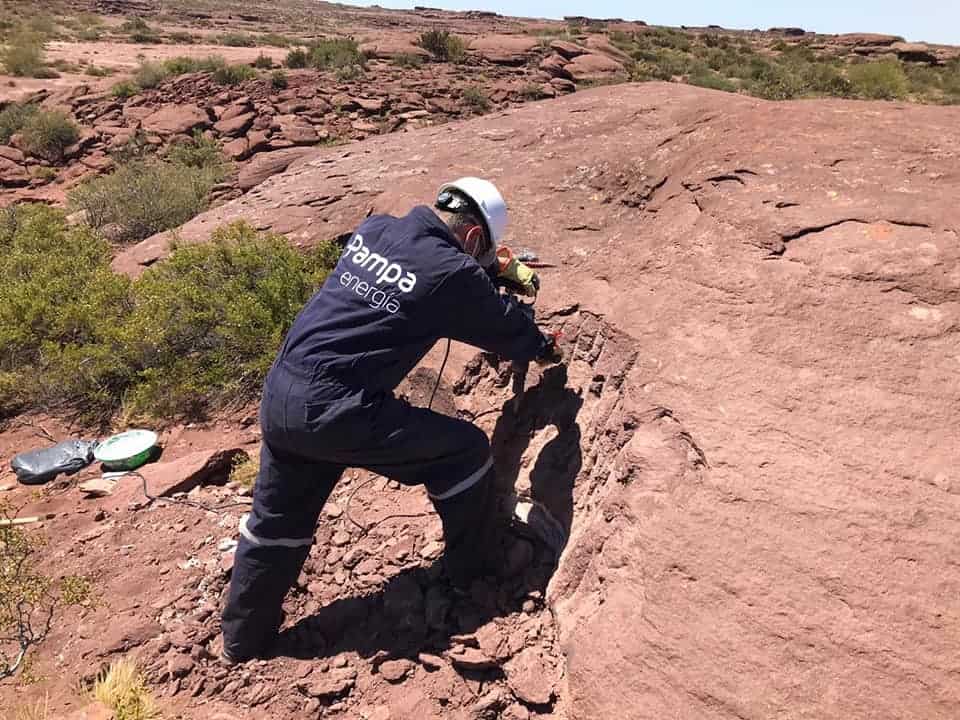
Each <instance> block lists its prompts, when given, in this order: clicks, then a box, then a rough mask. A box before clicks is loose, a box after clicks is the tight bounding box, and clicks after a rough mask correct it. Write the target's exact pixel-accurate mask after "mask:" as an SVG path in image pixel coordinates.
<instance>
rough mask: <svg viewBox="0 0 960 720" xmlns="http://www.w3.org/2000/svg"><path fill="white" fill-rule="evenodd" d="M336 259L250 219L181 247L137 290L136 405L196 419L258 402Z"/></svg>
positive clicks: (130, 334)
mask: <svg viewBox="0 0 960 720" xmlns="http://www.w3.org/2000/svg"><path fill="white" fill-rule="evenodd" d="M338 254H339V253H337V252H336V251H334V252H331V248H330V247H329V246H325V247H322V248H321V249H320V250H318V251H314V252H313V253H311V254H310V255H308V256H304V255H302V254H301V253H299V252H298V251H297V250H296V249H294V248H293V247H291V246H290V245H289V243H287V241H286V240H284V239H283V238H282V237H279V236H276V235H258V234H257V233H256V231H255V230H254V229H253V228H252V227H250V226H249V225H247V224H245V223H237V224H234V225H230V226H227V227H225V228H221V229H220V230H218V231H216V232H214V234H213V236H212V237H211V242H209V243H203V244H191V245H182V246H180V247H178V248H176V249H175V251H174V252H173V254H172V255H171V256H170V257H169V258H168V259H167V260H166V261H165V262H162V263H159V264H158V265H156V266H154V267H152V268H150V269H149V270H148V271H147V272H146V273H145V274H144V275H143V277H142V278H141V279H140V280H138V281H137V283H136V286H135V288H134V295H135V308H134V310H133V312H132V313H131V316H130V318H129V320H128V321H127V323H126V325H125V328H124V339H125V344H126V345H128V346H129V347H131V348H132V349H133V350H134V352H133V353H131V354H132V355H134V356H135V357H137V358H139V360H140V365H141V366H142V367H143V370H142V371H141V372H140V373H139V377H138V381H137V385H136V387H134V388H132V389H131V390H130V391H129V393H128V395H127V402H128V404H129V405H130V406H131V407H132V409H133V410H135V411H140V412H150V413H152V414H159V415H166V416H174V415H181V414H188V415H195V414H199V413H201V412H202V411H203V409H204V408H205V407H209V406H210V405H217V404H219V403H221V402H237V401H243V400H247V399H251V398H252V397H254V393H255V392H256V391H257V390H258V389H259V385H260V382H261V380H262V379H263V377H264V375H265V374H266V371H267V370H268V369H269V367H270V364H271V363H272V362H273V359H274V356H275V353H276V350H277V348H279V346H280V344H281V342H282V340H283V336H284V334H285V333H286V331H287V330H288V329H289V326H290V323H291V321H292V320H293V318H294V317H295V315H296V313H297V312H299V310H300V308H301V307H302V306H303V304H304V302H306V300H307V299H308V298H309V297H310V295H311V294H312V293H313V292H314V290H315V289H316V287H317V286H318V285H319V284H320V283H321V282H322V280H323V279H324V278H325V277H326V275H327V274H328V273H329V271H330V269H331V267H332V265H333V264H334V263H335V261H336V257H337V255H338Z"/></svg>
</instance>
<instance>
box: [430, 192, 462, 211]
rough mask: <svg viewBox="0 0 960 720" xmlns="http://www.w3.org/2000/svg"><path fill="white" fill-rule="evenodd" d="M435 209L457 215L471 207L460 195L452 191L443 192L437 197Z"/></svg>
mask: <svg viewBox="0 0 960 720" xmlns="http://www.w3.org/2000/svg"><path fill="white" fill-rule="evenodd" d="M435 207H436V208H437V209H438V210H443V211H444V212H449V213H457V212H460V211H461V210H465V209H466V208H468V207H469V203H468V202H467V201H466V200H464V199H463V198H462V197H461V196H460V195H458V194H457V193H455V192H451V191H450V190H441V191H440V194H439V195H437V202H436V203H435Z"/></svg>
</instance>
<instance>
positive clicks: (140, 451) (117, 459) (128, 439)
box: [93, 430, 157, 467]
mask: <svg viewBox="0 0 960 720" xmlns="http://www.w3.org/2000/svg"><path fill="white" fill-rule="evenodd" d="M156 446H157V434H156V433H155V432H153V431H152V430H127V431H126V432H122V433H120V434H119V435H114V436H113V437H109V438H107V439H106V440H104V441H103V442H102V443H100V444H99V445H97V447H96V449H95V450H94V451H93V456H94V457H95V458H96V459H97V460H98V461H99V462H102V463H103V464H104V465H108V466H112V467H131V466H134V465H135V466H139V465H143V464H144V463H145V462H146V461H147V460H148V459H149V458H150V452H151V451H152V450H153V448H155V447H156Z"/></svg>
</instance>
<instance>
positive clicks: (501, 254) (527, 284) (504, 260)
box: [497, 247, 540, 297]
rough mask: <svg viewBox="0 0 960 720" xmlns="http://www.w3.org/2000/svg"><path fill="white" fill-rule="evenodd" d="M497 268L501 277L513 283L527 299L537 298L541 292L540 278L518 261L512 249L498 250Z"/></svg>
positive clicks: (503, 248)
mask: <svg viewBox="0 0 960 720" xmlns="http://www.w3.org/2000/svg"><path fill="white" fill-rule="evenodd" d="M497 266H498V268H499V274H500V277H501V278H503V279H504V280H506V281H507V282H509V283H511V284H512V285H514V286H515V287H516V288H517V291H518V292H519V293H520V294H522V295H526V296H527V297H536V295H537V293H538V292H539V291H540V278H539V277H537V274H536V273H535V272H534V271H533V270H532V269H531V268H529V267H527V266H526V265H524V264H523V263H522V262H520V261H519V260H517V259H516V258H515V257H514V256H513V253H512V252H511V251H510V248H507V247H502V248H499V249H498V250H497Z"/></svg>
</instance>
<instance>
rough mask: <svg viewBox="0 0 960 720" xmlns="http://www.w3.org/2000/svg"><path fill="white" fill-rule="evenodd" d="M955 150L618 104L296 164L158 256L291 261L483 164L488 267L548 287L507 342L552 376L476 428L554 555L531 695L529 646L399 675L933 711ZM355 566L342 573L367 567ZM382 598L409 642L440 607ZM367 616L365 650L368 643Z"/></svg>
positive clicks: (818, 109)
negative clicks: (505, 253)
mask: <svg viewBox="0 0 960 720" xmlns="http://www.w3.org/2000/svg"><path fill="white" fill-rule="evenodd" d="M864 113H869V114H870V117H871V122H870V123H864V122H863V121H862V119H863V117H864ZM905 126H908V127H910V128H911V137H912V139H913V144H912V145H911V147H910V148H909V149H906V148H903V146H902V132H903V127H905ZM784 138H793V139H796V138H802V139H803V142H795V141H791V142H785V141H784ZM954 146H960V114H958V111H957V110H956V109H952V108H939V107H922V106H902V105H897V106H891V105H887V104H883V103H864V102H857V103H848V102H844V101H839V100H835V101H803V102H787V103H768V102H765V101H761V100H756V99H753V98H747V97H738V96H735V95H730V94H719V93H711V92H709V91H705V90H700V89H697V88H692V87H688V86H681V85H672V84H665V83H646V84H643V85H621V86H616V87H607V88H598V89H594V90H590V91H587V92H579V93H577V94H575V95H573V96H571V97H569V98H565V99H562V100H559V101H557V102H554V103H548V104H541V105H536V106H528V107H524V108H519V109H517V110H514V111H513V112H511V113H509V114H504V115H499V116H496V117H487V118H480V119H477V120H474V121H470V122H467V123H463V124H461V125H458V126H456V127H453V128H450V127H447V128H442V129H439V128H426V129H421V130H418V131H414V132H409V133H399V134H394V135H386V136H381V137H377V138H373V139H371V140H368V141H367V144H366V146H365V149H366V150H367V151H368V152H363V153H359V152H350V149H349V148H329V149H326V150H317V151H314V153H315V154H314V155H313V156H311V157H310V158H306V159H304V160H302V161H300V162H298V163H297V165H296V166H295V167H294V168H293V169H291V170H289V171H288V172H286V173H284V174H283V175H280V176H275V177H273V178H271V179H270V180H268V181H266V182H265V183H263V184H262V185H260V186H259V187H258V189H257V191H256V192H255V193H251V194H248V195H246V196H244V197H243V198H241V199H239V200H236V201H233V202H231V203H228V204H226V205H224V206H222V207H220V208H217V209H215V210H212V211H211V212H209V213H207V214H206V215H204V216H202V217H201V218H198V219H197V220H195V221H193V222H191V223H188V224H187V225H186V226H185V227H184V228H183V235H184V238H185V239H188V240H189V239H202V238H203V237H204V236H205V235H207V234H208V233H209V228H211V227H214V226H216V225H217V224H220V223H222V222H226V221H229V220H232V219H236V218H239V217H246V218H249V219H250V220H251V221H253V222H254V223H255V224H256V225H257V226H258V227H262V228H272V229H282V230H283V231H284V232H287V233H288V235H289V236H290V237H291V239H292V240H295V241H297V242H304V243H309V242H310V241H311V240H314V239H320V238H325V237H330V236H333V235H335V234H337V233H339V232H341V231H345V232H349V231H350V230H352V229H353V228H354V227H355V225H356V223H357V222H359V221H360V219H362V218H363V217H365V216H366V215H367V214H368V213H369V212H371V211H373V212H379V211H383V210H385V209H390V210H392V211H394V212H401V211H403V210H405V209H408V208H409V207H411V206H413V205H414V204H418V203H421V202H423V201H424V200H425V199H428V198H430V197H432V195H433V193H434V192H435V191H436V182H437V180H436V178H437V177H441V176H443V175H444V173H446V172H448V171H449V167H450V164H451V163H453V162H456V163H461V164H467V165H477V166H480V167H489V165H484V163H489V158H490V157H496V158H497V163H496V168H492V167H491V168H490V170H489V171H488V174H489V176H490V177H491V179H493V180H494V181H495V182H497V183H498V184H499V185H500V187H501V188H502V189H503V191H504V193H505V194H506V196H507V197H508V198H511V201H510V202H511V205H512V207H513V208H515V210H514V217H515V218H516V222H515V224H514V225H513V228H512V230H511V238H510V241H511V243H512V244H515V245H520V246H529V247H531V248H532V249H534V250H535V251H536V252H538V254H539V255H540V257H541V259H542V260H544V261H547V262H549V263H550V264H553V265H556V266H557V267H556V268H553V269H551V268H547V269H544V270H543V271H542V273H541V280H542V286H543V291H542V292H541V297H540V299H539V302H538V317H539V319H540V320H541V322H543V323H545V324H548V325H549V326H550V327H552V328H555V329H557V330H561V331H562V332H563V337H565V338H566V340H565V342H566V343H567V345H566V352H567V358H568V363H567V367H566V370H565V371H564V372H562V373H560V372H555V373H552V374H551V373H549V372H544V373H543V374H542V375H540V374H536V375H535V376H531V378H530V388H531V389H530V391H529V392H528V394H527V396H526V397H525V399H524V403H525V407H526V408H527V409H526V411H525V412H526V413H527V414H526V415H524V425H523V428H524V430H523V432H522V433H520V434H519V436H518V437H520V438H522V442H521V441H520V440H518V439H516V438H514V439H513V440H511V439H510V437H508V436H505V435H504V427H503V425H502V424H500V428H499V429H498V430H496V431H495V426H496V425H498V423H497V422H496V420H495V419H494V418H495V417H499V415H498V414H495V415H494V417H490V418H484V419H482V420H478V422H480V423H481V424H482V425H483V426H484V427H485V428H486V429H488V430H489V431H490V432H491V434H493V435H495V440H494V447H495V455H496V456H497V457H498V458H501V460H500V461H499V462H500V463H501V464H502V467H500V466H498V470H499V473H498V474H499V476H500V477H501V478H502V481H503V482H505V483H517V485H518V486H522V487H526V488H529V491H530V492H532V493H533V494H534V495H535V496H536V497H538V498H539V499H540V500H541V501H542V502H544V503H545V504H547V505H548V506H549V507H550V508H551V510H552V511H553V512H554V514H555V515H556V516H557V517H558V518H560V519H561V521H562V522H564V523H567V524H568V526H569V527H570V539H569V543H568V545H567V548H566V550H565V552H564V555H563V558H562V561H561V562H560V566H559V569H558V570H557V571H556V573H555V574H554V575H553V577H552V580H551V581H550V583H549V587H548V591H547V593H546V597H545V598H544V600H545V601H546V602H547V603H549V604H550V606H551V607H552V609H553V614H554V615H555V617H556V622H557V625H556V632H557V633H558V635H557V637H558V643H557V645H556V647H558V648H560V649H562V650H564V652H565V660H564V666H563V681H562V683H558V684H557V685H555V686H552V687H551V685H550V683H549V682H548V683H546V684H541V683H540V677H541V676H539V675H537V674H536V673H534V672H531V671H529V668H530V666H531V665H536V664H540V665H541V667H542V668H549V667H550V663H551V658H550V656H549V655H550V652H552V651H550V652H547V653H546V654H545V655H541V654H539V653H538V651H537V650H536V649H535V650H534V651H533V652H525V653H521V650H522V649H523V648H522V647H521V648H519V649H517V650H516V651H513V649H512V648H510V647H509V640H510V637H512V634H511V633H509V632H508V633H507V637H506V640H504V639H503V638H502V637H497V636H496V634H494V635H493V636H487V635H485V634H483V633H481V632H479V631H477V632H476V633H470V634H467V635H465V636H464V635H456V636H454V637H452V638H451V639H450V643H452V644H453V645H454V647H451V648H450V649H449V650H447V651H445V652H444V653H443V657H440V658H439V659H437V658H429V659H427V660H424V662H425V663H430V667H432V668H438V667H439V668H442V669H440V670H435V672H448V671H449V672H456V673H460V672H463V673H464V674H467V675H469V673H471V672H474V671H475V670H474V669H471V668H488V667H493V666H497V667H502V668H504V677H505V683H504V684H501V685H499V686H498V685H496V684H494V685H492V686H490V685H488V686H485V692H484V693H482V694H479V695H477V696H476V698H477V699H476V701H475V702H476V703H477V706H476V709H477V712H482V713H487V714H491V715H495V714H496V713H501V714H506V713H507V712H508V711H509V712H513V711H512V710H509V708H511V707H512V705H511V703H512V702H513V701H512V700H511V697H514V698H516V697H519V698H521V702H530V703H536V702H539V701H540V700H542V699H544V698H546V697H553V696H555V695H556V694H561V695H562V697H561V701H562V707H563V709H564V712H565V713H566V715H567V717H570V718H577V719H579V718H600V717H624V718H630V719H633V718H637V719H639V718H649V717H684V718H686V717H701V716H702V717H718V718H737V717H740V718H744V717H761V716H762V717H769V716H777V715H782V716H804V717H817V718H823V719H824V720H841V719H842V720H847V719H848V718H851V717H877V716H889V717H899V716H910V717H924V718H927V717H948V716H950V715H952V714H953V712H954V709H955V708H956V707H958V706H960V690H958V689H957V686H956V683H954V682H953V673H952V670H951V668H950V666H949V664H946V665H945V664H944V663H943V661H942V659H943V658H945V657H950V656H951V653H952V650H953V648H954V647H956V646H957V644H958V643H960V629H958V628H957V627H956V626H955V624H950V623H944V622H943V618H945V617H950V613H951V612H953V611H952V607H953V605H952V603H953V597H954V593H952V592H945V591H944V588H945V587H946V588H952V587H954V586H955V585H958V584H960V571H958V569H957V567H956V564H955V563H954V562H953V561H952V558H953V557H954V554H955V547H954V546H955V542H954V538H955V528H956V527H957V525H958V523H960V509H958V507H957V506H956V504H955V503H953V502H952V498H955V497H956V495H957V493H958V492H960V486H958V483H957V482H956V480H955V479H954V478H953V474H952V473H953V468H954V466H955V464H956V463H955V457H954V456H955V452H954V449H953V448H954V443H953V434H954V429H953V425H954V423H953V420H954V418H955V414H956V407H957V405H958V404H960V390H958V386H957V384H956V382H954V380H955V369H956V362H955V358H954V355H955V354H956V327H957V322H958V315H957V313H958V312H960V284H958V282H957V278H956V276H955V275H956V273H954V272H953V268H955V267H956V266H957V265H958V263H960V249H958V248H960V245H958V243H957V238H956V229H957V228H958V227H960V209H958V207H957V205H956V203H955V202H954V198H955V197H956V195H957V193H958V192H960V187H958V184H957V183H958V179H957V175H956V172H955V168H954V164H955V159H954V158H951V157H949V156H948V154H947V153H945V152H944V151H943V148H944V147H954ZM425 148H426V149H427V150H425ZM877 148H884V151H883V152H882V153H880V154H878V153H877V152H876V149H877ZM901 148H902V149H901ZM384 157H389V158H391V162H390V163H389V164H384V162H383V158H384ZM904 183H908V184H909V188H910V190H911V192H909V193H905V192H897V191H893V190H891V188H902V187H904ZM531 188H535V189H536V190H535V191H531ZM546 238H549V241H548V240H546ZM497 382H498V375H497V371H496V368H490V367H488V366H486V365H484V364H483V363H482V362H481V361H478V362H477V363H476V364H475V365H474V366H470V367H468V368H467V371H466V372H465V374H464V378H463V379H462V381H461V382H458V383H457V392H458V393H460V394H458V395H454V396H452V398H451V402H453V401H456V406H455V407H456V409H457V410H460V411H462V412H464V413H468V412H470V411H473V412H478V411H480V409H481V408H487V407H499V406H500V404H501V403H502V402H504V401H505V400H506V398H507V397H508V392H507V391H506V390H505V389H503V388H502V384H501V386H500V387H499V388H498V386H497V384H496V383H497ZM464 416H467V417H469V416H470V415H467V414H465V415H464ZM485 423H486V424H485ZM528 431H529V432H528ZM515 442H516V443H519V444H513V443H515ZM347 492H349V489H348V490H347ZM382 512H383V513H384V514H387V513H388V512H390V511H389V510H386V509H384V510H383V511H382ZM331 532H332V531H331ZM385 541H386V538H384V542H385ZM328 546H329V544H326V545H325V547H328ZM336 549H338V550H339V548H336ZM399 552H400V553H401V554H405V553H407V552H409V551H408V550H407V549H404V548H400V549H399ZM425 552H426V550H425ZM429 552H430V553H431V555H432V554H433V553H434V552H435V551H434V550H430V551H429ZM355 555H356V556H355V557H354V556H351V557H350V558H349V561H350V566H349V568H348V570H349V572H350V573H352V572H354V571H353V569H352V568H361V569H362V571H363V574H362V575H361V576H360V577H362V578H367V577H374V576H376V575H377V574H378V570H377V567H376V566H377V563H366V562H365V561H366V559H367V557H366V556H365V555H364V554H363V553H355ZM521 555H522V553H518V557H519V556H521ZM343 562H346V560H345V559H344V561H343ZM334 567H335V568H336V572H338V573H340V575H337V576H336V577H339V578H340V579H341V580H343V581H344V582H347V580H346V578H348V577H349V574H348V570H343V569H342V568H341V565H340V561H339V560H338V561H337V564H335V565H334ZM380 572H382V571H380ZM331 577H332V575H331ZM357 582H360V581H359V580H358V581H357ZM416 586H417V583H412V584H409V583H404V585H403V593H404V596H405V597H406V596H407V595H410V596H414V595H415V596H417V598H419V593H421V592H422V590H421V589H420V588H418V587H416ZM318 587H319V588H320V589H321V590H322V589H323V588H325V587H326V585H323V584H319V585H318ZM479 591H480V590H479V589H478V592H479ZM495 595H496V593H494V596H495ZM538 602H539V600H538ZM492 604H493V605H496V600H493V601H492ZM387 605H389V606H390V607H394V606H396V607H400V606H402V607H414V606H416V607H418V608H420V609H419V610H418V611H417V613H422V615H423V617H424V619H423V620H422V622H423V623H424V624H425V623H426V619H425V618H426V616H427V615H428V614H429V615H430V617H431V618H433V622H435V623H439V622H442V620H441V619H440V618H442V617H444V614H445V613H446V612H448V611H447V610H446V609H444V608H443V606H442V604H438V603H437V601H436V600H435V599H431V600H430V601H429V606H430V607H429V611H428V608H427V605H428V603H427V601H426V600H424V599H422V598H421V599H420V600H419V604H416V603H412V602H406V601H404V602H399V601H397V602H395V601H392V600H391V601H390V602H389V603H387V602H386V600H385V601H384V605H382V606H387ZM534 606H535V604H531V608H533V607H534ZM377 607H381V605H378V606H377ZM451 607H454V608H455V606H451ZM904 607H911V608H914V611H913V612H910V613H904V612H903V608H904ZM350 609H351V606H348V607H345V608H343V612H347V611H348V610H350ZM456 611H457V610H456V609H451V610H449V612H456ZM331 612H333V611H331ZM417 613H412V614H411V613H406V614H405V617H406V616H410V617H414V616H419V615H417ZM374 616H375V613H373V611H370V614H369V615H365V616H364V617H365V618H367V619H365V620H364V621H363V622H365V623H367V625H365V626H363V627H362V630H363V632H364V636H365V637H379V636H378V635H376V634H375V633H373V632H371V628H370V627H369V625H370V624H371V623H374V622H375V621H374V620H373V619H371V618H373V617H374ZM330 617H331V618H332V617H333V616H330ZM405 622H412V621H411V620H407V621H405ZM464 622H465V623H467V622H468V621H467V620H465V619H464ZM543 622H544V623H546V620H544V621H543ZM352 624H353V623H350V622H347V623H341V624H340V625H338V626H337V627H350V626H351V625H352ZM467 626H469V625H467ZM544 627H546V626H544ZM625 628H627V629H629V632H625V631H624V629H625ZM307 629H309V626H308V627H307V628H306V629H305V632H306V631H307ZM385 634H389V633H385ZM611 638H615V641H613V640H611ZM338 641H339V640H338ZM424 652H430V650H429V649H428V650H424ZM508 653H512V656H511V657H512V659H510V660H503V659H501V657H502V654H504V655H505V654H508ZM410 657H416V655H411V656H410ZM384 659H390V658H384ZM451 663H454V666H453V667H452V669H451V668H450V667H448V665H449V664H451ZM424 667H426V666H424ZM811 668H816V669H817V671H816V673H814V675H813V676H811V674H810V672H811V670H810V669H811ZM476 671H478V672H487V671H486V670H476ZM416 672H418V673H419V672H420V670H419V668H418V669H417V670H416ZM408 677H415V676H408ZM550 677H555V676H550ZM411 682H412V680H410V679H408V680H405V681H404V682H402V683H401V684H400V685H397V686H394V685H391V684H390V683H389V682H388V681H384V682H383V683H382V685H379V686H378V687H382V688H393V687H398V688H405V687H406V686H407V685H408V684H410V683H411ZM307 684H309V683H307ZM359 684H360V682H359V680H358V681H357V685H358V686H359ZM347 685H348V683H346V684H341V685H338V686H337V687H336V688H334V690H335V691H336V692H337V693H339V692H347V691H349V688H348V687H347ZM824 687H829V688H830V692H824ZM252 691H253V690H252V689H242V690H237V691H236V692H238V693H247V692H252ZM406 692H407V693H408V696H409V697H413V695H414V694H415V693H413V688H411V689H409V690H407V691H406ZM391 697H395V698H398V697H399V696H391ZM523 698H526V700H525V701H524V700H523ZM396 701H399V700H398V699H397V700H396ZM419 702H420V701H419V700H417V701H416V703H419ZM416 703H415V704H416ZM392 707H395V706H392ZM417 707H427V705H419V704H418V705H417ZM532 707H538V706H536V705H533V706H532ZM420 712H424V711H423V710H421V711H420Z"/></svg>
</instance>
